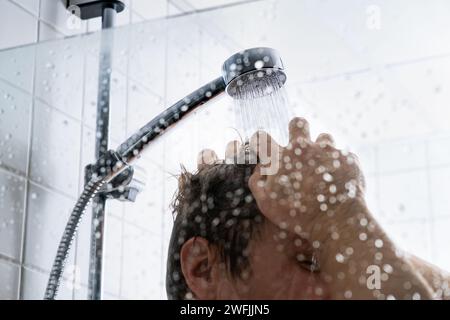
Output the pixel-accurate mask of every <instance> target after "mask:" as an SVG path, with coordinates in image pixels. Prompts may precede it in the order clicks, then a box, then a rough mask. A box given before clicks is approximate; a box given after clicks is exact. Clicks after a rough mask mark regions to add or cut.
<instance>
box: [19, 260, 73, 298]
mask: <svg viewBox="0 0 450 320" xmlns="http://www.w3.org/2000/svg"><path fill="white" fill-rule="evenodd" d="M22 272H23V283H22V293H21V298H22V299H25V300H42V299H43V298H44V294H45V288H46V287H47V281H48V274H46V273H42V272H39V271H37V270H34V269H29V268H26V267H25V268H23V270H22ZM72 295H73V284H72V282H71V281H69V280H67V279H63V280H62V281H61V284H60V287H59V290H58V294H57V296H56V300H71V299H72Z"/></svg>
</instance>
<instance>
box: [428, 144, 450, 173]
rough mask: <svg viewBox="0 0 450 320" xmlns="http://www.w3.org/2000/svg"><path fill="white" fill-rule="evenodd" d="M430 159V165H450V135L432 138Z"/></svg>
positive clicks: (429, 146)
mask: <svg viewBox="0 0 450 320" xmlns="http://www.w3.org/2000/svg"><path fill="white" fill-rule="evenodd" d="M428 159H429V160H428V161H429V164H430V166H439V165H450V137H442V138H432V139H430V140H429V141H428Z"/></svg>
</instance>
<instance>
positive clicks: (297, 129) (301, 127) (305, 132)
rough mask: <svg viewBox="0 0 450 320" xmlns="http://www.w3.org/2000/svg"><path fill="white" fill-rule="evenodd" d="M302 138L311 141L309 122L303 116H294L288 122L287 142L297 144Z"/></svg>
mask: <svg viewBox="0 0 450 320" xmlns="http://www.w3.org/2000/svg"><path fill="white" fill-rule="evenodd" d="M302 140H306V141H309V142H310V141H311V136H310V133H309V123H308V121H306V119H304V118H300V117H296V118H293V119H292V120H291V121H290V122H289V142H290V143H291V144H298V143H300V142H301V141H302Z"/></svg>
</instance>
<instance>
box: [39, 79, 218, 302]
mask: <svg viewBox="0 0 450 320" xmlns="http://www.w3.org/2000/svg"><path fill="white" fill-rule="evenodd" d="M225 87H226V84H225V81H224V79H223V77H219V78H217V79H215V80H213V81H211V82H209V83H207V84H206V85H204V86H202V87H200V88H199V89H197V90H195V91H194V92H192V93H191V94H189V95H188V96H186V97H185V98H183V99H181V100H179V101H178V102H176V103H175V104H174V105H172V106H171V107H169V108H168V109H166V110H165V111H163V112H162V113H160V114H159V115H158V116H156V117H155V118H154V119H152V120H151V121H150V122H148V123H147V124H146V125H145V126H143V127H142V128H141V129H140V130H138V131H137V132H136V133H135V134H133V135H132V136H131V137H130V138H128V139H127V140H126V141H125V142H123V143H122V144H121V145H120V146H119V147H118V148H117V150H109V151H108V152H106V154H105V155H104V156H103V157H101V158H99V159H98V160H97V162H96V163H95V164H93V165H91V166H90V172H91V174H90V177H87V180H86V184H85V187H84V190H83V192H82V194H81V195H80V197H79V198H78V201H77V203H76V204H75V207H74V208H73V210H72V213H71V215H70V217H69V221H68V222H67V225H66V228H65V229H64V233H63V236H62V238H61V241H60V243H59V246H58V250H57V253H56V257H55V260H54V263H53V266H52V270H51V272H50V277H49V280H48V284H47V288H46V291H45V296H44V299H46V300H53V299H55V297H56V294H57V291H58V287H59V284H60V281H61V277H62V275H63V271H64V265H65V262H66V260H67V257H68V254H69V250H70V247H71V244H72V242H73V238H74V236H75V233H76V230H77V228H78V225H79V223H80V221H81V218H82V216H83V214H84V212H85V209H86V207H87V205H88V204H89V202H90V201H91V200H92V198H93V197H94V196H96V195H97V194H98V193H99V192H101V189H102V187H103V186H104V185H105V184H106V183H110V182H112V181H113V180H114V179H115V178H116V177H118V176H119V175H120V174H122V173H124V172H125V170H126V169H127V168H130V164H131V162H133V160H135V159H136V158H137V156H138V155H139V154H140V153H141V152H142V151H143V150H144V149H145V148H146V147H147V146H148V145H149V144H150V143H151V142H152V141H153V140H155V139H156V138H157V137H159V136H161V135H162V134H164V133H165V132H166V130H167V129H169V128H170V127H171V126H172V125H174V124H175V123H177V122H178V121H180V120H181V119H183V118H184V117H186V116H187V115H188V114H189V113H191V112H192V111H193V110H195V109H196V108H198V107H199V106H201V105H202V104H204V103H206V102H208V101H209V100H211V99H213V98H214V97H216V96H218V95H219V94H221V93H223V92H224V91H225Z"/></svg>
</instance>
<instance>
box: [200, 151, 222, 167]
mask: <svg viewBox="0 0 450 320" xmlns="http://www.w3.org/2000/svg"><path fill="white" fill-rule="evenodd" d="M218 160H219V158H218V157H217V154H216V153H215V152H214V150H211V149H203V150H202V151H200V153H199V154H198V156H197V168H198V169H199V170H200V169H202V168H204V167H205V166H210V165H213V164H214V163H216V162H217V161H218Z"/></svg>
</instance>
